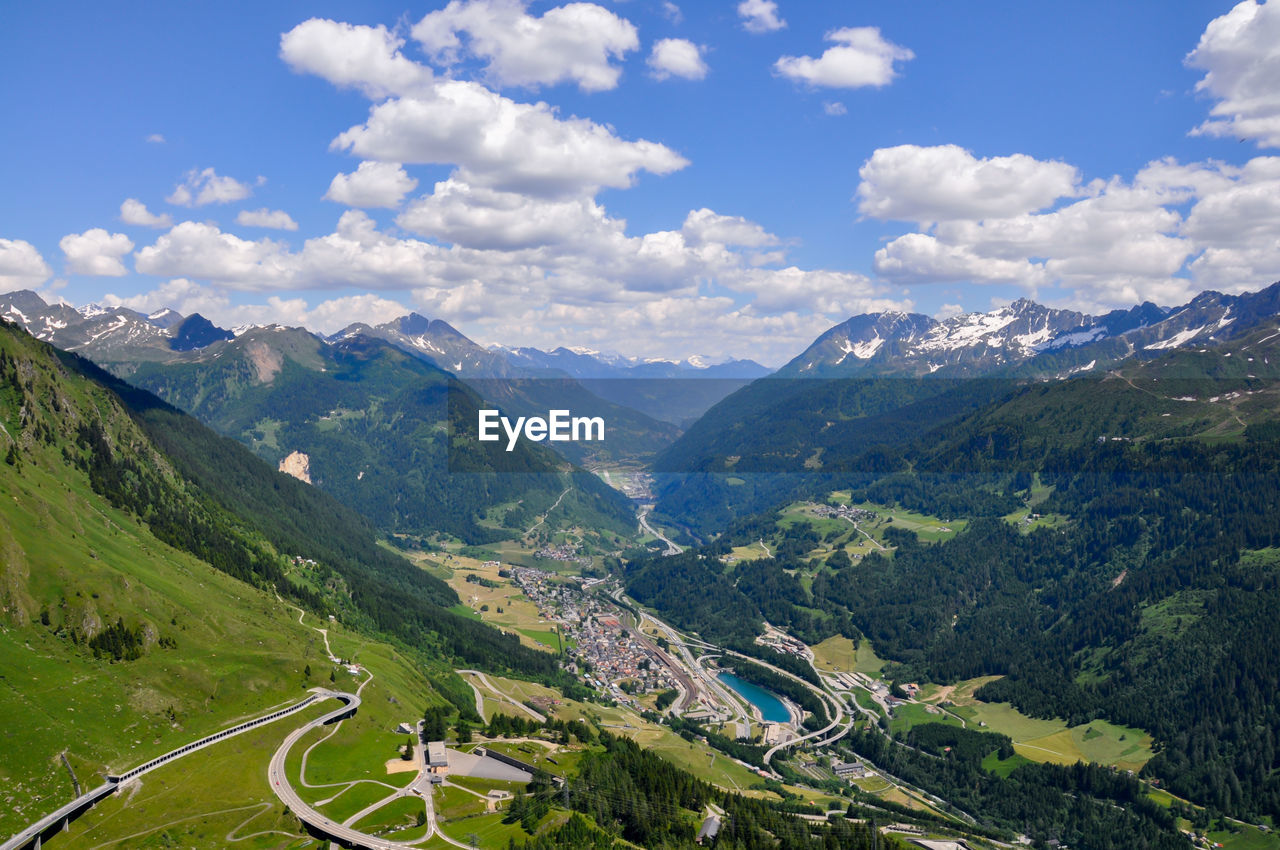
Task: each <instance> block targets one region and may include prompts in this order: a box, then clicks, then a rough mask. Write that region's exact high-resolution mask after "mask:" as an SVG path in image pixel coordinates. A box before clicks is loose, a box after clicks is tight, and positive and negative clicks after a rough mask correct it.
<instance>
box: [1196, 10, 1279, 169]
mask: <svg viewBox="0 0 1280 850" xmlns="http://www.w3.org/2000/svg"><path fill="white" fill-rule="evenodd" d="M1186 62H1187V64H1188V65H1189V66H1191V67H1193V68H1198V69H1200V70H1203V71H1205V75H1204V78H1203V79H1201V80H1200V82H1198V83H1197V84H1196V90H1197V91H1200V92H1204V93H1205V94H1208V95H1209V96H1211V97H1213V98H1214V99H1215V100H1216V101H1217V103H1215V104H1214V106H1213V108H1212V109H1211V110H1210V115H1211V116H1212V117H1211V118H1210V119H1209V120H1207V121H1205V122H1204V123H1203V124H1201V125H1200V126H1199V127H1197V128H1196V129H1195V130H1194V131H1193V132H1194V133H1197V134H1205V135H1210V136H1230V137H1238V138H1241V139H1253V140H1254V141H1256V142H1257V143H1258V145H1259V146H1266V147H1280V3H1276V2H1270V3H1258V2H1256V0H1244V2H1243V3H1240V4H1238V5H1237V6H1236V7H1235V8H1233V9H1232V10H1231V11H1230V12H1227V13H1226V14H1225V15H1223V16H1221V17H1218V18H1214V19H1213V20H1212V21H1210V22H1209V25H1208V26H1207V27H1206V28H1205V31H1204V33H1203V34H1202V35H1201V36H1200V43H1199V44H1198V45H1196V48H1195V50H1193V51H1191V53H1190V54H1188V55H1187V59H1186Z"/></svg>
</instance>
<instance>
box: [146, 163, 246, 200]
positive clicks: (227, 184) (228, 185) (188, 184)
mask: <svg viewBox="0 0 1280 850" xmlns="http://www.w3.org/2000/svg"><path fill="white" fill-rule="evenodd" d="M258 179H259V182H261V180H262V178H258ZM252 194H253V189H252V188H250V187H249V185H248V184H247V183H241V182H240V181H239V180H237V179H235V178H234V177H226V176H223V175H220V174H218V173H217V172H216V171H214V170H213V169H212V168H206V169H204V170H203V171H197V170H194V169H193V170H191V171H188V172H187V174H186V176H185V177H184V178H183V181H182V182H181V183H179V184H178V185H176V186H174V187H173V194H171V195H169V197H167V198H165V200H166V201H168V202H169V203H171V204H173V205H174V206H176V207H203V206H207V205H209V204H230V203H234V202H235V201H243V200H244V199H245V198H247V197H249V196H250V195H252Z"/></svg>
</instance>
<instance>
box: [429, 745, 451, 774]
mask: <svg viewBox="0 0 1280 850" xmlns="http://www.w3.org/2000/svg"><path fill="white" fill-rule="evenodd" d="M427 770H428V771H430V773H431V775H432V777H433V780H432V781H435V782H439V781H440V780H439V779H435V778H434V777H441V778H443V777H444V775H445V774H446V773H448V772H449V751H448V750H446V749H445V747H444V741H428V742H427Z"/></svg>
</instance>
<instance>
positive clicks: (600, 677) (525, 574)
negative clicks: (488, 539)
mask: <svg viewBox="0 0 1280 850" xmlns="http://www.w3.org/2000/svg"><path fill="white" fill-rule="evenodd" d="M511 577H512V579H513V580H514V581H515V582H516V585H517V586H518V587H519V588H520V589H521V591H522V592H523V593H524V595H525V596H526V597H528V598H529V600H530V601H532V602H533V604H534V605H536V606H538V611H539V613H541V614H542V616H543V617H545V618H547V619H548V620H550V621H552V622H555V623H558V624H559V626H560V629H561V632H562V634H563V635H564V636H565V637H566V638H567V639H568V641H571V642H572V643H574V644H576V649H575V650H574V659H573V660H571V661H570V662H569V663H568V664H567V665H566V666H567V668H568V669H569V671H570V672H572V673H574V674H576V675H578V676H581V677H582V678H583V679H584V680H585V681H586V682H587V684H589V685H592V686H593V687H595V688H598V689H600V690H601V691H604V692H606V693H609V694H610V695H611V696H612V697H614V698H615V699H617V700H619V701H621V702H625V703H627V704H634V703H635V701H634V700H633V699H632V696H633V694H629V693H626V692H624V691H622V689H621V688H620V687H619V684H620V683H621V682H623V681H625V680H630V681H631V682H633V683H634V686H633V687H630V690H632V691H634V694H643V693H648V692H650V691H660V690H666V689H667V688H671V687H674V686H675V677H674V676H673V675H672V673H671V670H670V669H669V668H668V667H667V666H666V664H665V663H664V662H663V660H662V659H661V658H660V657H659V655H658V654H657V653H656V652H654V651H652V650H651V649H650V648H649V647H648V646H647V645H646V644H645V642H643V641H641V640H640V638H638V637H637V636H636V635H635V633H634V632H632V631H630V630H628V629H626V628H624V627H623V625H622V623H621V622H620V621H619V620H618V617H617V614H616V613H615V611H614V610H613V609H612V608H611V607H610V606H609V605H607V603H605V602H603V601H601V600H600V599H597V598H596V597H595V596H594V595H592V594H589V593H584V592H583V591H582V588H581V587H579V586H578V585H575V584H573V583H572V582H566V581H563V580H559V581H553V580H552V577H551V576H550V575H549V574H548V573H545V572H543V571H541V570H535V569H531V568H529V567H513V568H512V570H511Z"/></svg>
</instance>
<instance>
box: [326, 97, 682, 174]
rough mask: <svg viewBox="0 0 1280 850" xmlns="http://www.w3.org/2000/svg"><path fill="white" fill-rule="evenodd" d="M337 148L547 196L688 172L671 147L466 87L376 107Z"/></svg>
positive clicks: (336, 143)
mask: <svg viewBox="0 0 1280 850" xmlns="http://www.w3.org/2000/svg"><path fill="white" fill-rule="evenodd" d="M333 147H334V148H336V149H338V150H346V151H350V152H351V153H353V154H355V155H357V156H360V157H362V158H364V159H374V160H382V161H385V162H410V163H422V164H426V163H432V164H453V165H457V166H458V167H459V168H460V169H461V170H462V172H463V177H464V179H465V181H466V182H468V183H470V184H474V185H485V186H490V187H493V188H497V189H503V190H506V191H516V192H524V193H529V194H541V195H557V194H567V193H578V192H581V191H584V190H593V189H596V188H599V187H601V186H609V187H613V188H625V187H627V186H630V185H631V183H632V182H633V180H634V178H635V174H636V172H638V171H642V170H643V171H649V172H652V173H654V174H669V173H671V172H673V171H677V170H679V169H681V168H684V167H685V166H686V165H688V161H687V160H686V159H685V158H684V157H682V156H680V155H679V154H677V153H676V152H675V151H673V150H671V149H670V148H668V147H666V146H665V145H661V144H658V143H656V142H650V141H646V140H643V139H642V140H640V141H634V142H632V141H626V140H623V139H620V138H618V136H616V135H615V134H614V133H613V131H612V130H611V129H610V128H608V127H605V126H603V125H600V124H596V123H595V122H592V121H589V120H587V119H584V118H569V119H562V118H560V117H559V116H558V115H556V113H555V110H553V109H552V108H551V107H550V106H548V105H547V104H545V103H537V104H527V103H517V102H516V101H513V100H511V99H509V98H506V97H503V96H502V95H499V94H497V93H495V92H492V91H489V90H488V89H486V88H485V87H484V86H481V85H479V84H478V83H474V82H468V81H463V80H453V81H448V82H441V83H439V84H437V85H436V86H435V87H433V89H432V90H431V91H430V93H427V94H423V95H421V96H418V97H412V98H408V97H406V98H399V99H396V100H389V101H387V102H385V103H382V104H379V105H377V106H375V107H373V109H372V110H371V111H370V113H369V120H368V121H366V122H365V123H364V124H362V125H359V126H356V127H352V128H351V129H349V130H347V131H346V132H344V133H342V134H341V135H339V136H338V137H337V138H336V139H335V140H334V142H333Z"/></svg>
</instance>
